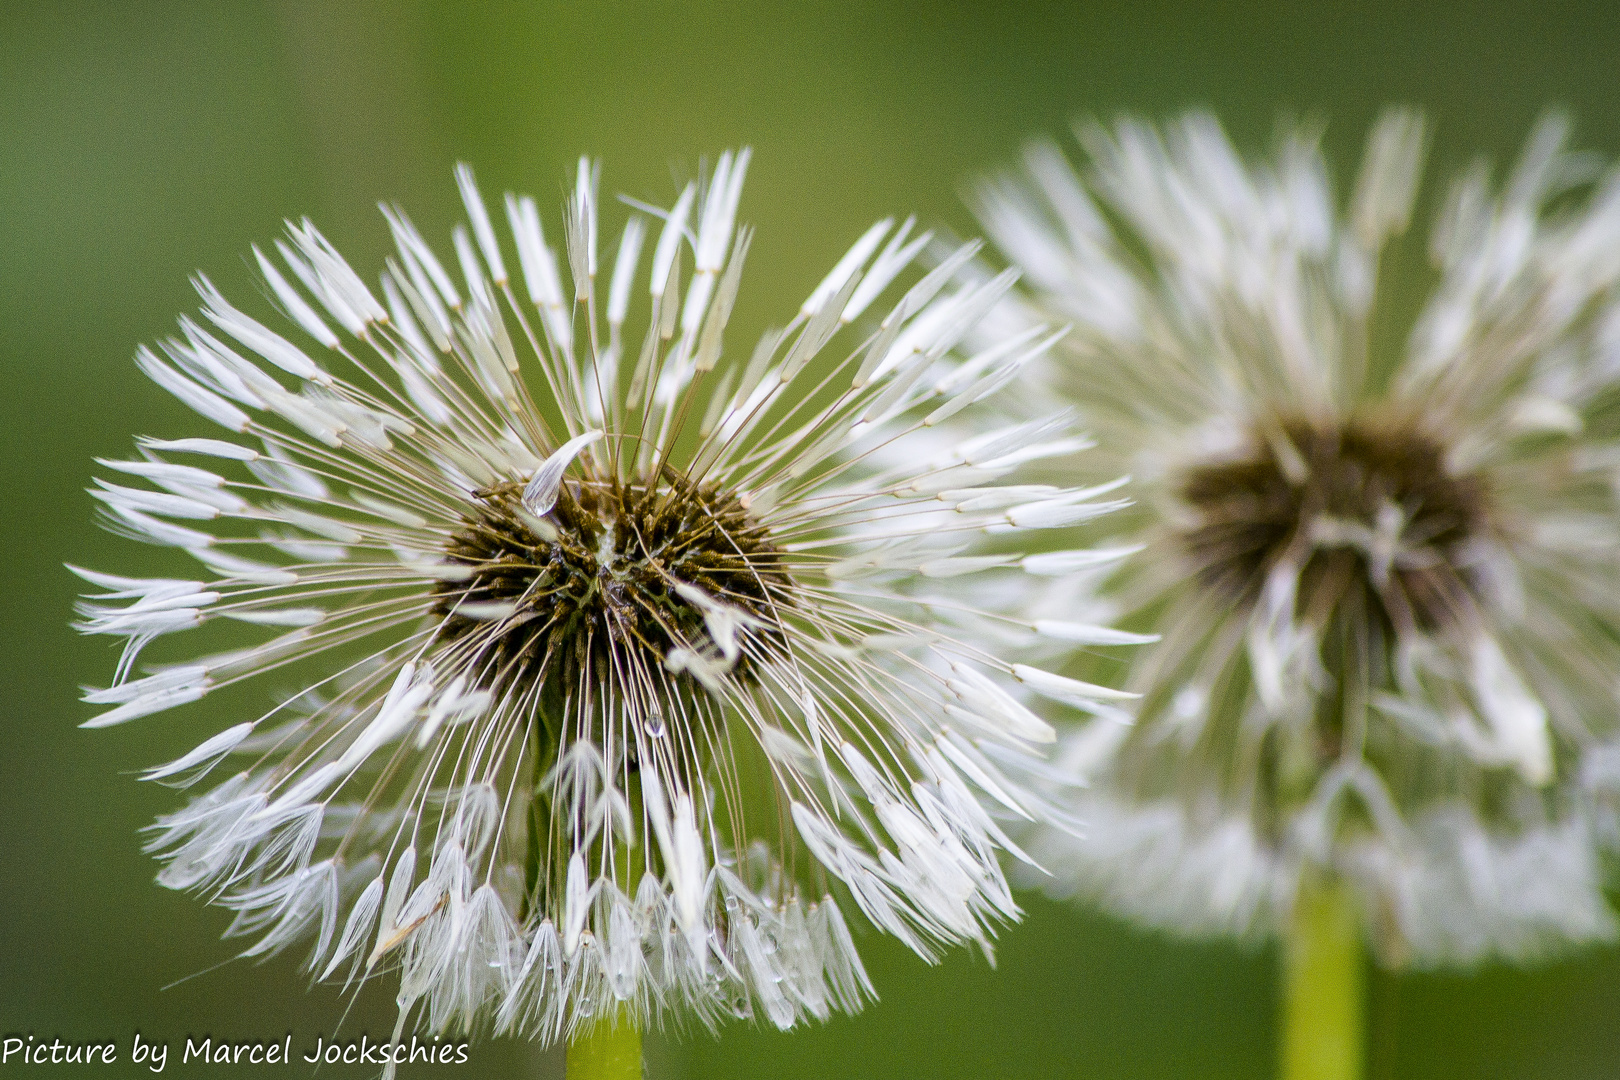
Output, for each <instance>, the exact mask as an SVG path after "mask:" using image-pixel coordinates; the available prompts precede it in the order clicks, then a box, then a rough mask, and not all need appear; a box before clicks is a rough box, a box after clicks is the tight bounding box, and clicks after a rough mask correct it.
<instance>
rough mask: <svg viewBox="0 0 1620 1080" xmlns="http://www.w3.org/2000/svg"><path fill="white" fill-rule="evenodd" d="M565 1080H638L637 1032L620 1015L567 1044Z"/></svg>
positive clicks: (638, 1040) (639, 1045)
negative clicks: (566, 1079)
mask: <svg viewBox="0 0 1620 1080" xmlns="http://www.w3.org/2000/svg"><path fill="white" fill-rule="evenodd" d="M567 1075H568V1080H641V1032H640V1031H638V1030H636V1025H635V1024H633V1023H631V1022H630V1018H629V1017H628V1016H625V1015H624V1014H623V1013H620V1014H618V1015H614V1016H607V1017H603V1018H602V1019H601V1020H600V1021H598V1022H597V1023H596V1025H595V1026H594V1027H592V1028H590V1029H589V1030H588V1031H586V1032H585V1033H584V1034H583V1035H581V1036H580V1037H579V1038H577V1039H575V1040H574V1041H573V1042H571V1043H569V1044H568V1074H567Z"/></svg>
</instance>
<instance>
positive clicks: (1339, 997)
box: [1279, 880, 1365, 1080]
mask: <svg viewBox="0 0 1620 1080" xmlns="http://www.w3.org/2000/svg"><path fill="white" fill-rule="evenodd" d="M1363 979H1364V975H1363V965H1362V956H1361V929H1360V920H1359V918H1358V913H1357V910H1356V901H1355V896H1354V895H1353V894H1352V893H1351V891H1350V889H1349V888H1348V887H1347V886H1346V885H1345V884H1344V883H1343V882H1338V881H1331V880H1329V881H1307V882H1302V883H1301V885H1300V890H1299V895H1298V896H1296V897H1295V899H1294V913H1293V918H1292V920H1291V922H1290V925H1289V928H1288V941H1287V944H1286V948H1285V950H1284V957H1283V1001H1282V1007H1283V1016H1282V1052H1281V1055H1280V1062H1279V1063H1280V1065H1281V1068H1282V1072H1281V1075H1282V1080H1361V1076H1362V1074H1363V1061H1364V1058H1365V1050H1364V1048H1363V1045H1362V1044H1363V1024H1364V1019H1363V1013H1362V1008H1363V1006H1362V1000H1363V992H1362V990H1363Z"/></svg>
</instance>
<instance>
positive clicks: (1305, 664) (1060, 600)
mask: <svg viewBox="0 0 1620 1080" xmlns="http://www.w3.org/2000/svg"><path fill="white" fill-rule="evenodd" d="M1318 134H1319V133H1318V132H1315V131H1310V130H1303V129H1299V128H1290V129H1285V130H1283V131H1282V133H1281V134H1280V135H1279V137H1278V140H1277V143H1276V146H1275V149H1274V150H1273V152H1272V153H1271V154H1269V155H1267V156H1265V157H1264V158H1258V159H1245V158H1244V157H1242V156H1240V155H1239V153H1238V152H1237V151H1236V150H1235V149H1234V148H1233V147H1232V145H1231V144H1230V143H1229V142H1228V140H1227V138H1226V136H1225V134H1224V133H1223V132H1222V131H1221V129H1220V127H1219V125H1218V124H1217V122H1216V121H1215V120H1214V119H1213V118H1211V117H1209V116H1207V115H1204V114H1199V113H1194V114H1190V115H1187V116H1185V117H1182V118H1180V119H1178V120H1175V121H1173V122H1170V123H1168V124H1165V125H1164V126H1162V127H1154V126H1152V125H1149V124H1145V123H1140V122H1136V121H1131V120H1125V121H1121V122H1120V123H1118V124H1117V125H1114V126H1112V127H1109V128H1104V127H1102V126H1099V125H1086V126H1083V127H1082V128H1081V129H1080V130H1079V140H1080V143H1081V145H1082V147H1083V149H1084V152H1085V164H1084V166H1082V167H1081V168H1080V169H1076V168H1075V167H1074V166H1072V165H1071V164H1070V162H1069V161H1068V160H1067V159H1066V157H1065V156H1064V154H1063V153H1062V152H1061V151H1059V150H1058V149H1056V148H1054V147H1052V146H1050V145H1040V146H1036V147H1033V148H1032V149H1031V150H1030V151H1029V153H1028V155H1027V156H1026V159H1025V168H1024V169H1023V170H1022V171H1021V172H1019V173H1017V174H1007V175H1003V176H1000V177H996V178H993V179H991V180H989V181H988V182H986V183H985V184H984V185H983V186H982V187H981V188H980V189H979V190H978V193H977V210H978V212H979V214H980V217H981V220H982V221H983V223H984V225H985V227H986V229H987V231H988V232H989V233H990V234H991V235H992V237H993V238H994V239H995V240H996V241H997V242H998V243H999V245H1000V247H1001V249H1002V251H1003V253H1004V254H1005V255H1006V257H1007V258H1008V259H1009V260H1010V261H1012V262H1014V263H1017V264H1018V265H1020V266H1021V267H1022V268H1023V269H1024V270H1025V271H1026V273H1027V277H1028V280H1029V281H1030V282H1031V283H1032V286H1031V288H1030V289H1029V291H1028V292H1027V293H1022V294H1018V295H1015V296H1013V297H1011V298H1010V299H1009V301H1008V302H1007V303H1005V304H1003V305H1002V306H1001V308H1000V309H999V310H998V311H997V312H996V313H994V314H992V316H991V317H990V318H989V319H988V320H987V325H992V326H995V327H996V328H997V329H998V332H1006V333H1011V332H1016V331H1017V330H1018V329H1019V327H1021V326H1023V325H1026V324H1027V323H1028V322H1029V321H1031V320H1044V321H1058V320H1068V321H1071V322H1073V324H1074V329H1073V331H1072V332H1071V333H1070V334H1069V336H1068V337H1066V338H1065V339H1064V341H1063V342H1062V343H1061V344H1060V345H1059V346H1058V347H1057V349H1056V350H1054V352H1053V354H1052V356H1051V359H1050V360H1049V361H1048V362H1046V363H1045V364H1043V366H1042V367H1041V368H1039V369H1038V371H1037V373H1036V377H1035V378H1034V379H1032V380H1031V381H1030V383H1029V384H1028V385H1027V387H1026V389H1025V390H1024V396H1025V402H1026V404H1025V405H1024V406H1023V408H1024V409H1026V410H1035V409H1046V408H1050V407H1051V403H1052V401H1054V400H1058V401H1067V402H1071V403H1072V404H1073V405H1074V406H1075V407H1076V408H1077V409H1079V410H1080V411H1081V414H1082V416H1083V419H1084V421H1085V422H1086V424H1087V426H1088V427H1089V428H1090V429H1091V430H1092V431H1093V432H1094V433H1095V434H1096V437H1097V441H1098V448H1097V449H1096V450H1095V451H1093V452H1091V453H1088V454H1087V455H1085V458H1084V459H1083V460H1081V461H1080V463H1079V465H1078V466H1077V467H1076V468H1075V469H1074V470H1071V471H1069V472H1067V473H1064V474H1062V475H1064V476H1065V478H1066V479H1068V480H1069V481H1070V482H1074V481H1078V480H1088V479H1091V478H1092V476H1093V474H1092V473H1091V470H1092V469H1093V468H1095V469H1096V470H1098V471H1097V473H1096V474H1095V475H1097V476H1101V475H1106V474H1109V473H1115V472H1128V473H1131V474H1132V475H1133V476H1134V477H1135V478H1136V483H1134V484H1133V485H1132V487H1131V491H1132V493H1133V494H1134V495H1135V496H1136V497H1137V504H1136V506H1135V507H1134V508H1132V509H1129V510H1125V511H1122V513H1121V514H1120V515H1119V517H1118V518H1117V519H1116V521H1117V524H1118V525H1119V526H1121V527H1123V528H1124V532H1123V533H1121V534H1120V535H1118V536H1116V537H1115V538H1114V541H1113V542H1114V543H1115V544H1117V545H1119V546H1121V547H1130V548H1140V549H1141V552H1140V554H1139V555H1137V556H1136V557H1135V558H1134V559H1132V560H1130V561H1128V562H1126V563H1124V564H1121V568H1120V569H1117V570H1112V569H1109V570H1105V571H1103V572H1097V573H1092V574H1091V576H1090V579H1089V583H1088V586H1087V588H1085V589H1078V590H1076V589H1071V590H1069V591H1068V592H1067V593H1066V594H1064V595H1061V596H1059V595H1056V594H1054V593H1052V592H1051V591H1045V592H1042V593H1039V594H1035V595H1032V597H1031V600H1030V605H1029V606H1030V610H1031V614H1032V615H1033V616H1034V617H1035V618H1036V619H1040V618H1047V619H1052V618H1064V617H1068V616H1066V615H1064V614H1063V613H1062V611H1061V610H1060V608H1059V607H1058V606H1057V605H1074V604H1077V603H1084V604H1087V605H1089V606H1090V607H1091V609H1092V610H1094V611H1098V612H1101V613H1102V614H1103V615H1104V616H1106V617H1109V618H1115V617H1117V618H1118V619H1119V620H1120V622H1121V625H1123V626H1125V627H1127V628H1129V629H1130V630H1134V631H1140V632H1145V633H1155V632H1157V633H1161V634H1162V635H1163V642H1162V644H1161V645H1159V646H1157V647H1156V648H1154V649H1151V650H1147V651H1144V652H1142V653H1140V654H1138V655H1136V656H1135V657H1134V658H1133V659H1129V660H1123V661H1116V662H1112V666H1111V663H1110V661H1107V660H1105V659H1103V658H1101V657H1099V656H1098V655H1097V653H1098V650H1097V649H1096V648H1095V647H1093V648H1091V649H1088V650H1084V651H1076V650H1074V649H1072V647H1071V648H1070V649H1069V651H1068V653H1067V661H1066V662H1067V663H1069V664H1070V665H1072V667H1073V669H1074V670H1075V672H1076V673H1078V674H1081V675H1085V674H1087V673H1096V672H1108V671H1113V670H1115V669H1116V668H1117V669H1118V670H1122V671H1125V672H1127V675H1126V680H1127V685H1129V686H1130V688H1132V689H1134V690H1137V691H1139V692H1140V693H1141V694H1142V695H1143V698H1142V700H1141V702H1140V704H1139V705H1138V706H1135V707H1133V708H1132V709H1131V714H1132V715H1131V716H1130V717H1129V718H1127V719H1132V720H1134V724H1133V725H1127V724H1123V723H1120V722H1118V719H1119V718H1115V720H1113V721H1108V720H1103V719H1098V720H1094V721H1092V722H1090V723H1088V724H1076V725H1073V726H1071V728H1070V729H1068V731H1067V733H1066V734H1065V736H1064V738H1063V740H1062V742H1061V743H1060V754H1061V755H1062V757H1063V760H1064V761H1065V762H1066V763H1067V765H1068V766H1069V768H1070V769H1071V770H1073V771H1074V772H1076V773H1077V774H1081V775H1083V776H1085V777H1086V778H1087V779H1089V781H1090V784H1089V786H1087V787H1084V788H1082V789H1079V790H1078V791H1076V792H1074V793H1073V794H1071V795H1069V796H1068V797H1067V798H1066V800H1064V802H1065V805H1067V806H1068V808H1069V810H1070V811H1071V813H1073V815H1074V816H1075V818H1077V819H1078V820H1079V821H1081V822H1083V827H1082V828H1081V829H1079V830H1077V831H1073V830H1072V831H1067V832H1065V831H1058V830H1046V831H1043V832H1040V833H1039V834H1038V835H1037V837H1036V839H1035V840H1034V841H1033V853H1034V854H1035V855H1036V857H1037V858H1038V859H1040V860H1041V862H1042V863H1043V865H1044V866H1046V867H1047V868H1048V869H1050V870H1052V871H1053V874H1054V875H1055V876H1054V878H1053V879H1051V881H1049V882H1048V883H1047V884H1048V887H1049V888H1051V889H1052V890H1053V891H1055V892H1059V893H1064V894H1071V893H1073V894H1081V895H1084V896H1088V897H1091V898H1093V899H1096V900H1099V901H1101V902H1102V903H1103V904H1105V905H1107V906H1109V907H1111V908H1113V909H1115V910H1117V911H1120V912H1122V913H1124V914H1127V915H1129V916H1131V917H1134V918H1137V919H1140V920H1142V921H1145V922H1147V923H1149V924H1152V925H1155V926H1162V927H1167V928H1171V929H1174V930H1178V931H1181V932H1187V933H1200V934H1202V933H1221V934H1238V935H1267V934H1270V933H1274V932H1276V930H1277V929H1278V928H1279V926H1280V925H1281V923H1282V921H1283V920H1284V919H1285V917H1286V913H1287V911H1288V909H1289V907H1290V905H1291V903H1292V898H1293V896H1294V894H1295V891H1296V888H1297V886H1298V884H1299V882H1300V880H1301V878H1302V877H1304V876H1306V875H1312V874H1324V873H1325V874H1331V875H1336V876H1338V877H1341V878H1343V879H1345V880H1348V881H1349V882H1351V883H1352V884H1354V885H1355V886H1356V889H1357V892H1358V895H1359V897H1360V904H1361V908H1362V911H1363V914H1364V917H1365V919H1366V920H1367V926H1368V930H1369V936H1370V937H1371V938H1372V940H1373V942H1374V944H1375V945H1376V946H1377V947H1378V949H1379V951H1380V955H1381V956H1382V958H1383V959H1384V960H1385V961H1386V962H1389V963H1405V962H1413V963H1419V964H1446V963H1469V962H1473V961H1476V960H1478V959H1480V958H1482V957H1485V956H1489V955H1500V956H1506V957H1509V958H1518V959H1525V958H1531V957H1535V956H1538V955H1541V954H1543V953H1545V952H1547V951H1549V950H1551V949H1556V948H1558V947H1561V946H1566V945H1568V944H1571V943H1580V942H1586V941H1592V940H1602V939H1608V938H1611V937H1613V935H1614V933H1615V922H1614V919H1613V917H1612V916H1611V914H1610V913H1609V910H1608V907H1607V904H1606V902H1605V900H1604V897H1603V892H1602V878H1603V874H1602V865H1601V860H1602V850H1603V846H1604V845H1603V843H1602V842H1601V841H1602V839H1603V835H1602V834H1605V833H1609V834H1612V832H1613V829H1612V827H1610V826H1608V825H1606V824H1605V823H1606V822H1607V821H1608V820H1610V817H1611V816H1612V815H1611V813H1610V810H1609V809H1605V808H1606V807H1608V808H1612V805H1613V802H1614V792H1615V790H1616V785H1615V775H1614V772H1613V770H1612V768H1610V767H1607V766H1606V765H1605V763H1606V762H1608V761H1610V760H1612V759H1613V757H1614V754H1613V751H1612V747H1613V745H1614V741H1615V737H1616V734H1617V731H1620V723H1617V705H1620V693H1617V692H1620V644H1617V641H1620V634H1617V631H1620V596H1617V593H1616V590H1615V587H1614V583H1615V581H1617V580H1620V577H1617V573H1620V545H1617V543H1616V537H1617V536H1620V502H1617V498H1616V491H1617V490H1620V472H1617V466H1620V450H1617V445H1620V444H1617V443H1616V441H1615V440H1616V437H1617V436H1620V413H1617V412H1616V402H1617V401H1620V396H1617V395H1616V393H1615V391H1616V389H1617V387H1620V382H1617V375H1620V349H1617V342H1620V336H1617V329H1620V306H1617V305H1616V303H1615V300H1616V284H1617V281H1620V183H1617V182H1616V180H1615V174H1614V173H1613V172H1612V171H1605V169H1604V168H1602V167H1601V166H1600V163H1598V162H1595V161H1594V159H1593V158H1592V157H1590V156H1589V155H1586V154H1581V153H1575V152H1572V151H1570V150H1568V149H1567V148H1566V138H1567V125H1566V124H1565V123H1564V122H1563V121H1562V120H1561V119H1560V118H1558V117H1551V118H1549V119H1547V120H1545V121H1544V122H1543V123H1542V124H1541V125H1540V126H1539V127H1537V128H1536V130H1535V131H1534V132H1533V133H1532V135H1531V137H1530V140H1529V143H1528V145H1527V147H1526V149H1525V151H1524V154H1523V156H1522V157H1521V159H1520V161H1519V162H1518V164H1517V165H1516V167H1515V168H1513V169H1512V170H1511V171H1510V172H1509V173H1508V174H1507V175H1506V176H1504V177H1503V178H1501V180H1500V181H1493V180H1492V177H1491V173H1490V171H1489V170H1488V169H1487V168H1485V167H1484V166H1476V167H1475V168H1473V169H1471V170H1469V171H1467V172H1465V173H1463V174H1462V175H1461V176H1460V177H1459V178H1458V179H1457V180H1456V181H1455V182H1453V183H1452V184H1451V185H1450V186H1449V188H1447V189H1445V190H1444V191H1442V192H1439V193H1438V194H1439V196H1440V197H1439V199H1438V202H1437V210H1436V212H1435V216H1434V220H1433V222H1432V223H1431V224H1430V225H1428V226H1427V229H1426V240H1427V243H1428V253H1429V256H1430V267H1429V269H1428V270H1427V271H1423V270H1416V269H1415V268H1414V267H1413V266H1411V265H1410V263H1411V260H1409V259H1403V258H1401V257H1400V255H1401V254H1403V253H1405V252H1407V251H1409V250H1412V249H1410V248H1408V247H1407V246H1406V244H1407V242H1406V241H1402V240H1398V238H1400V237H1401V236H1402V234H1404V233H1405V232H1406V231H1407V229H1408V227H1409V225H1410V223H1411V221H1412V219H1413V217H1414V215H1415V213H1416V208H1417V207H1418V206H1419V205H1420V203H1419V198H1420V192H1421V189H1422V184H1421V178H1422V159H1423V156H1424V149H1425V133H1424V125H1423V122H1422V119H1421V117H1419V116H1417V115H1416V114H1414V113H1412V112H1409V111H1405V110H1398V109H1397V110H1391V111H1389V112H1387V113H1386V114H1385V115H1384V117H1383V118H1382V119H1381V120H1380V121H1379V122H1378V124H1377V125H1376V126H1375V127H1374V129H1373V131H1372V133H1371V135H1370V137H1369V139H1368V142H1367V147H1366V151H1365V154H1364V157H1363V161H1362V166H1361V170H1360V173H1359V175H1358V176H1357V177H1356V180H1355V182H1354V184H1353V186H1352V187H1351V189H1350V191H1349V192H1348V193H1347V197H1342V198H1341V197H1339V196H1338V195H1336V193H1335V191H1334V189H1333V185H1332V183H1331V181H1330V178H1329V170H1328V168H1327V165H1326V162H1325V160H1324V158H1323V155H1322V153H1321V151H1320V149H1319V146H1318V143H1317V137H1318ZM1414 253H1415V252H1414ZM1414 291H1419V292H1422V293H1424V295H1422V297H1421V299H1422V303H1421V305H1413V304H1412V303H1410V298H1411V296H1412V295H1413V293H1414ZM1414 307H1420V308H1421V310H1419V312H1418V314H1417V316H1416V318H1415V320H1414V321H1412V322H1411V323H1410V324H1408V325H1407V326H1405V327H1400V328H1399V329H1398V330H1396V332H1395V333H1394V334H1392V333H1391V327H1394V326H1396V324H1397V323H1398V322H1399V320H1401V319H1404V318H1406V317H1407V316H1406V315H1405V314H1404V313H1405V312H1406V311H1408V310H1411V309H1412V308H1414ZM1402 335H1404V341H1401V340H1400V337H1401V336H1402ZM1048 655H1049V656H1051V657H1052V658H1053V662H1054V663H1062V662H1064V661H1063V660H1061V659H1060V657H1061V656H1062V655H1063V653H1062V651H1061V649H1060V648H1054V649H1052V650H1050V651H1049V654H1048ZM1076 832H1078V835H1076ZM1611 839H1612V836H1611Z"/></svg>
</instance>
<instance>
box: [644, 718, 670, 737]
mask: <svg viewBox="0 0 1620 1080" xmlns="http://www.w3.org/2000/svg"><path fill="white" fill-rule="evenodd" d="M641 724H642V727H644V728H646V730H647V734H648V735H650V736H652V737H653V738H655V739H662V738H663V737H664V718H663V716H662V715H661V714H659V713H649V714H648V716H647V719H645V720H643V721H642V722H641Z"/></svg>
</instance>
